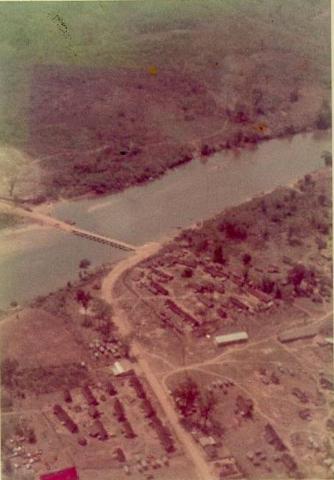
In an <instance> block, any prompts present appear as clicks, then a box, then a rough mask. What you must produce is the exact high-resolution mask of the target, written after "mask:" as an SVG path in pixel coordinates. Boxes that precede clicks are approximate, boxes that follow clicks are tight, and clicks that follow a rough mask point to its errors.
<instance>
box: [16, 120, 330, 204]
mask: <svg viewBox="0 0 334 480" xmlns="http://www.w3.org/2000/svg"><path fill="white" fill-rule="evenodd" d="M307 134H312V135H315V136H316V135H319V136H320V137H322V136H327V135H329V134H331V129H326V130H319V129H313V128H312V127H306V128H305V129H302V130H299V131H296V132H294V133H287V132H285V133H281V134H280V133H279V134H277V135H272V136H269V135H266V136H263V137H262V138H260V139H259V140H257V141H256V142H254V143H252V142H243V143H242V142H241V144H240V145H237V146H230V147H227V146H224V147H222V148H219V149H217V150H216V149H215V147H213V150H212V151H210V153H209V154H206V155H202V154H201V152H200V149H199V150H197V151H196V152H194V153H193V156H192V158H190V157H189V158H187V159H186V160H184V159H183V160H182V161H180V162H178V163H177V164H175V165H173V166H171V167H166V168H165V169H164V170H163V171H162V172H161V173H157V174H152V175H151V176H150V178H149V179H146V180H144V181H136V182H133V183H130V184H129V185H126V186H124V188H121V189H119V190H115V191H113V190H110V191H108V192H104V193H101V194H97V193H92V192H86V193H84V194H81V195H78V196H73V197H71V196H64V195H60V196H59V198H57V199H49V200H48V199H46V200H45V201H44V202H42V203H40V204H36V205H35V209H36V211H40V212H41V213H45V212H49V211H50V210H53V209H54V207H55V205H57V204H59V203H61V202H69V201H70V202H79V201H82V200H96V199H98V198H100V199H101V200H102V199H105V198H107V197H109V196H111V195H117V194H120V193H123V192H124V191H126V190H128V189H130V188H134V187H141V186H143V187H144V186H146V185H148V184H149V183H151V182H153V181H155V180H159V179H161V178H162V177H163V176H164V175H166V174H167V173H168V172H170V171H173V170H175V169H178V168H179V167H182V165H186V164H189V163H191V162H192V161H196V160H197V161H198V160H201V159H206V161H207V160H210V159H211V158H212V157H213V156H214V155H216V154H218V153H224V152H227V153H229V152H232V153H233V152H234V153H235V154H236V155H238V154H240V153H242V152H243V151H244V150H247V149H249V147H251V148H252V149H254V150H256V149H257V147H258V146H260V145H261V144H263V143H266V142H269V141H272V140H289V139H290V140H292V139H293V138H294V137H295V136H297V135H307ZM208 138H209V137H208ZM203 141H204V142H205V139H204V140H201V139H199V140H198V142H203ZM225 143H229V142H225ZM22 203H23V205H27V206H29V205H34V204H33V202H32V201H31V200H27V201H24V200H23V201H22Z"/></svg>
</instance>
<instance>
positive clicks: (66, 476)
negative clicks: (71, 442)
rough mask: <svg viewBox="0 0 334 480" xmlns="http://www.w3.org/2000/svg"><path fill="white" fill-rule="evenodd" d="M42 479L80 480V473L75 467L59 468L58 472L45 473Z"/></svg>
mask: <svg viewBox="0 0 334 480" xmlns="http://www.w3.org/2000/svg"><path fill="white" fill-rule="evenodd" d="M39 478H40V480H79V475H78V472H77V469H76V468H75V467H71V468H65V470H58V472H53V473H44V474H43V475H41V476H40V477H39Z"/></svg>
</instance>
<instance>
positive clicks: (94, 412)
mask: <svg viewBox="0 0 334 480" xmlns="http://www.w3.org/2000/svg"><path fill="white" fill-rule="evenodd" d="M88 415H89V416H90V417H92V418H98V417H99V416H100V413H99V411H98V410H97V409H96V408H95V406H94V405H90V406H89V408H88Z"/></svg>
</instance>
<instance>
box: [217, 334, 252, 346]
mask: <svg viewBox="0 0 334 480" xmlns="http://www.w3.org/2000/svg"><path fill="white" fill-rule="evenodd" d="M247 340H248V334H247V332H235V333H229V334H227V335H218V336H216V337H215V343H216V345H217V346H218V347H220V346H222V345H230V344H232V343H237V342H246V341H247Z"/></svg>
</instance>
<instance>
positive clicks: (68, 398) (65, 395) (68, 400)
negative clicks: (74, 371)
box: [64, 389, 72, 403]
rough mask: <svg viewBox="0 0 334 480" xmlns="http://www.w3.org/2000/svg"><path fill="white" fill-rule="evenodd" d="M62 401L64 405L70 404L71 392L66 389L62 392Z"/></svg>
mask: <svg viewBox="0 0 334 480" xmlns="http://www.w3.org/2000/svg"><path fill="white" fill-rule="evenodd" d="M64 401H65V402H66V403H70V402H72V395H71V392H70V391H69V390H68V389H66V390H64Z"/></svg>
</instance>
